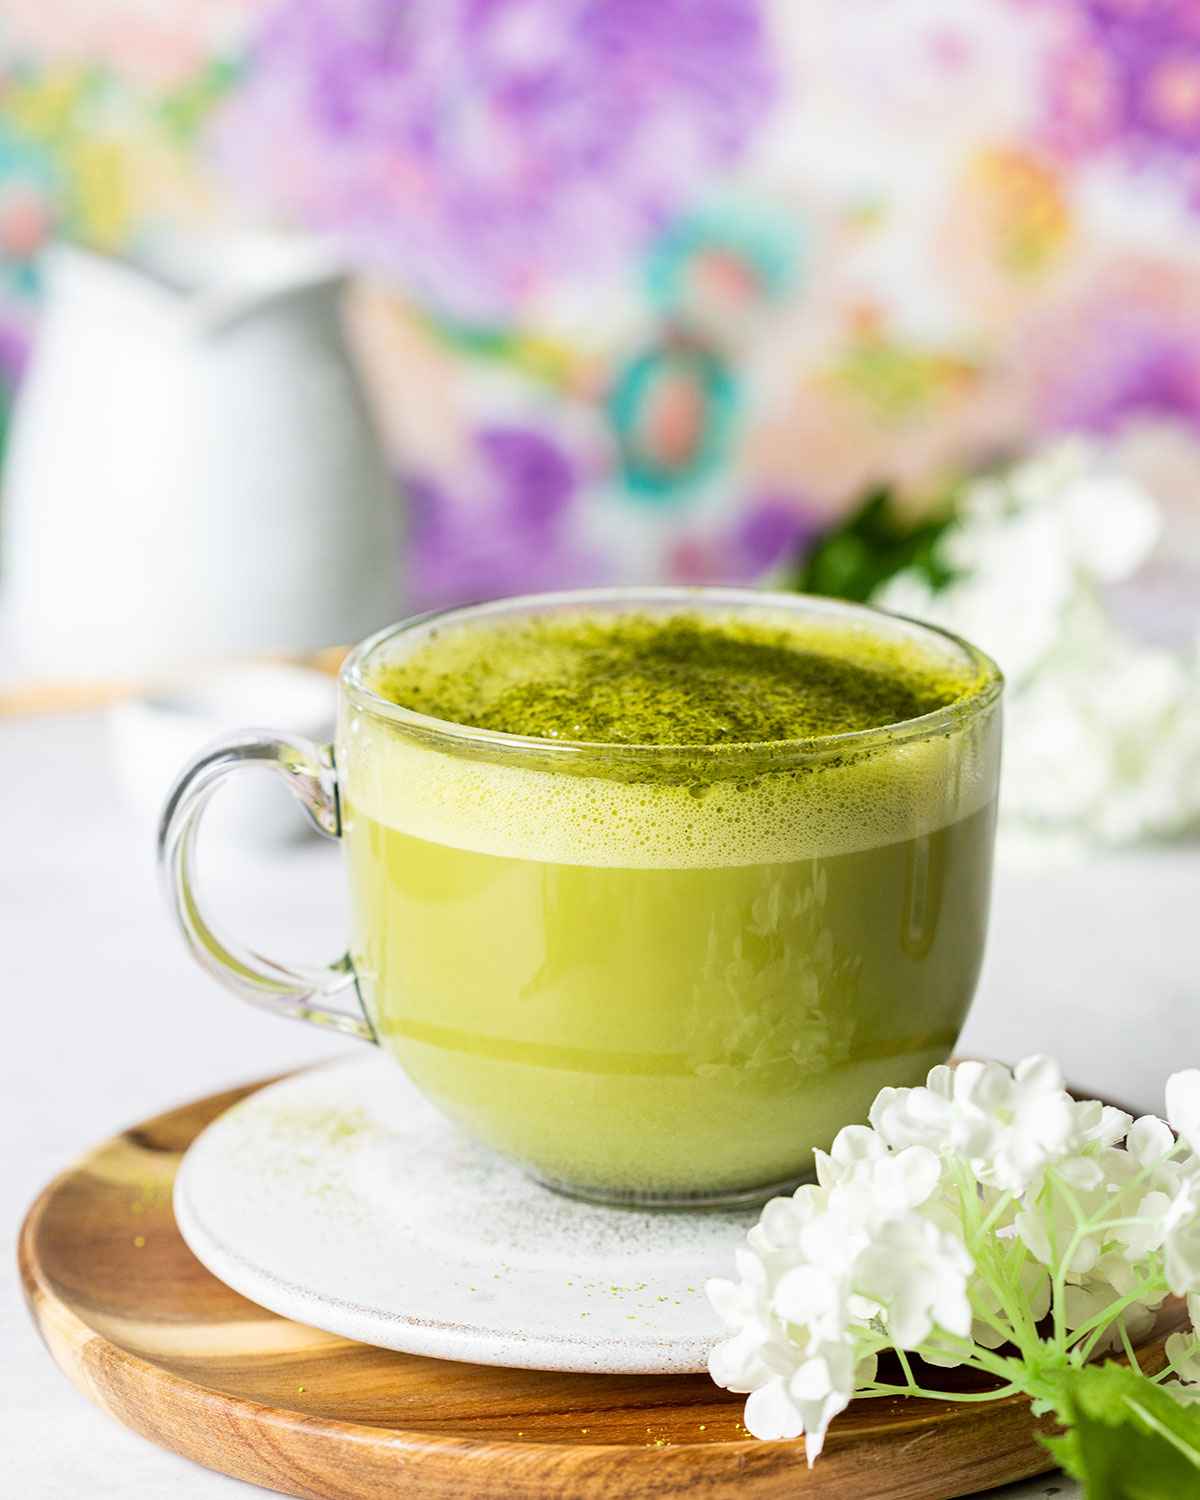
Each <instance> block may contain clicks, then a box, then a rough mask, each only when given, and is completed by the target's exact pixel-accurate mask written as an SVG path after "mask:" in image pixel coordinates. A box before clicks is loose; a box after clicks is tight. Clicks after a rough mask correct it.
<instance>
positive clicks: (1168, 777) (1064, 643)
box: [874, 438, 1200, 844]
mask: <svg viewBox="0 0 1200 1500" xmlns="http://www.w3.org/2000/svg"><path fill="white" fill-rule="evenodd" d="M1161 532H1162V523H1161V518H1160V515H1159V510H1158V507H1157V505H1156V503H1155V501H1154V500H1153V499H1152V498H1151V496H1150V494H1149V493H1148V491H1147V490H1146V489H1145V488H1144V486H1143V485H1142V484H1141V483H1140V482H1139V481H1137V480H1135V479H1134V478H1133V477H1132V475H1131V473H1130V472H1128V470H1127V469H1123V468H1122V466H1121V460H1120V458H1119V455H1118V452H1117V450H1116V449H1115V448H1112V447H1111V446H1104V445H1100V444H1097V443H1093V442H1086V441H1083V440H1082V439H1078V438H1074V439H1069V440H1067V441H1065V442H1060V443H1057V444H1055V445H1054V446H1052V447H1051V448H1049V449H1048V450H1046V451H1045V452H1043V453H1041V454H1038V455H1036V456H1035V457H1034V458H1032V459H1031V460H1029V461H1028V462H1026V463H1023V464H1019V465H1016V466H1015V467H1013V468H1012V469H1010V470H1008V471H1007V472H1006V473H1003V474H1000V475H989V476H985V477H983V478H981V479H978V480H976V481H975V482H973V483H972V484H970V485H968V486H967V488H966V490H965V492H964V494H963V496H962V500H961V503H960V507H959V516H958V518H957V519H956V521H955V523H954V525H953V526H951V527H950V528H949V529H948V531H947V532H946V533H945V534H944V535H943V537H942V539H941V542H940V544H939V557H940V560H941V561H942V562H943V563H944V564H945V565H946V566H947V567H948V568H949V569H950V570H951V571H952V574H953V575H954V576H953V577H952V579H951V582H950V583H949V584H948V585H947V586H946V587H944V588H941V589H938V590H934V589H932V588H931V587H930V585H929V583H928V581H927V580H926V578H925V577H924V575H923V574H920V573H918V572H912V571H910V572H906V573H902V574H899V575H898V576H896V577H895V578H893V579H891V580H889V581H888V583H887V584H885V585H884V587H883V588H882V589H881V590H880V591H878V592H877V594H876V596H875V599H874V602H875V603H878V604H881V605H883V606H884V607H885V608H889V609H894V610H896V611H898V612H899V613H901V614H907V615H914V616H917V617H919V618H922V619H928V620H931V621H933V622H934V623H936V624H941V625H944V626H946V627H947V628H949V629H951V630H954V631H957V632H958V633H959V634H961V635H964V636H966V637H967V638H968V639H969V640H972V641H975V642H977V643H978V644H979V645H981V646H982V647H983V648H984V649H985V650H987V651H989V652H990V653H991V654H992V655H993V656H995V657H996V659H997V660H998V661H999V663H1000V665H1001V667H1002V668H1003V669H1004V672H1005V675H1006V677H1007V679H1008V694H1007V705H1006V713H1007V715H1008V721H1009V726H1010V729H1009V733H1008V735H1007V736H1006V740H1007V749H1006V759H1005V768H1004V783H1003V797H1002V808H1003V811H1004V814H1005V816H1006V818H1008V819H1010V820H1013V821H1015V822H1017V823H1019V824H1024V825H1030V826H1035V827H1038V828H1045V829H1064V828H1068V829H1077V830H1079V831H1080V832H1083V833H1085V834H1087V835H1090V836H1092V837H1094V838H1097V839H1100V840H1102V841H1104V842H1107V843H1114V844H1121V843H1129V842H1133V841H1136V840H1138V839H1144V838H1148V837H1157V836H1162V835H1168V834H1173V833H1178V832H1180V831H1181V830H1183V829H1186V828H1189V827H1193V826H1196V825H1200V649H1198V650H1197V651H1196V652H1194V653H1193V654H1192V655H1191V656H1190V657H1189V656H1185V655H1183V654H1180V653H1176V652H1171V651H1167V650H1165V649H1162V648H1160V647H1155V646H1151V645H1146V644H1141V643H1139V642H1137V641H1135V640H1132V639H1131V638H1129V637H1128V636H1127V635H1126V634H1125V633H1124V632H1123V631H1122V630H1121V629H1120V628H1119V627H1118V625H1117V623H1116V620H1115V618H1114V616H1113V614H1112V611H1111V609H1110V608H1109V607H1108V605H1107V604H1106V602H1105V592H1104V591H1105V589H1107V588H1109V587H1110V586H1111V585H1113V584H1116V583H1119V582H1121V581H1122V580H1125V579H1128V578H1129V577H1131V576H1132V575H1133V574H1134V573H1135V572H1136V571H1137V569H1138V568H1139V567H1140V566H1141V565H1142V564H1143V563H1144V562H1145V561H1146V559H1147V558H1148V557H1149V555H1150V553H1151V552H1152V550H1153V549H1154V547H1155V546H1156V545H1157V544H1158V542H1159V539H1160V536H1161ZM1067 766H1069V767H1070V774H1069V775H1064V774H1063V771H1064V767H1067Z"/></svg>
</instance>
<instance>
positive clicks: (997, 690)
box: [159, 588, 1002, 1204]
mask: <svg viewBox="0 0 1200 1500" xmlns="http://www.w3.org/2000/svg"><path fill="white" fill-rule="evenodd" d="M581 611H582V612H586V613H587V614H589V615H595V614H605V615H607V614H612V613H616V614H620V613H622V612H632V613H636V614H638V615H642V616H644V615H647V614H655V613H657V614H669V613H678V612H680V611H684V612H687V613H689V614H694V613H699V614H701V615H708V616H716V617H719V618H729V617H731V616H732V617H741V618H750V619H754V620H762V621H765V622H767V623H770V624H775V625H779V624H784V625H786V624H787V623H788V622H789V621H790V622H797V623H799V624H800V625H803V624H804V623H805V622H810V623H816V624H817V625H818V626H825V627H829V626H832V627H834V628H836V629H845V630H849V631H851V632H854V631H865V632H867V633H868V634H869V635H870V636H871V637H872V638H874V639H878V638H880V637H883V638H885V639H887V640H890V641H897V642H899V643H900V644H901V645H902V646H904V645H906V644H908V643H911V645H912V647H913V649H915V650H920V651H923V652H926V653H933V654H934V656H935V658H938V659H940V660H942V661H944V662H946V663H949V664H953V667H954V669H955V670H959V671H962V672H963V673H964V675H965V676H966V678H967V679H968V680H969V684H970V685H969V687H968V689H967V691H966V692H965V694H964V695H963V696H962V697H961V698H959V699H958V700H957V701H955V702H953V703H952V704H950V705H949V706H947V707H943V708H940V709H937V710H935V711H934V712H932V713H927V714H925V715H923V716H922V717H920V718H915V719H910V720H908V721H906V722H903V723H897V724H891V725H888V726H886V727H883V728H873V729H867V730H859V731H854V732H849V733H842V734H835V735H828V736H824V737H821V738H816V739H808V740H795V741H776V742H770V743H765V744H757V745H745V744H738V745H735V744H730V745H716V746H705V747H694V746H693V747H672V746H661V745H651V746H646V745H615V744H588V743H570V742H566V741H558V740H547V739H534V738H526V737H523V736H520V735H513V734H504V733H497V732H493V731H487V730H481V729H473V728H469V727H467V726H464V725H461V724H453V723H446V722H442V721H440V720H437V719H433V718H430V717H427V716H425V715H423V714H420V713H416V712H414V711H412V710H410V709H406V708H403V707H400V706H399V705H397V704H395V703H393V702H391V701H389V700H388V699H386V698H384V697H382V696H380V695H379V694H378V693H377V692H376V691H375V690H374V688H373V687H372V680H373V678H374V676H375V673H376V671H377V669H378V668H379V666H380V665H381V664H386V663H389V662H394V661H395V660H397V659H398V658H400V657H402V656H403V654H404V653H406V652H408V651H410V650H412V649H413V648H414V647H416V646H419V645H423V644H425V643H427V642H428V641H429V638H430V637H431V635H432V634H434V633H435V632H445V631H451V630H457V629H459V628H460V627H470V628H473V629H478V628H480V627H486V626H488V625H506V624H513V623H517V622H519V621H521V620H522V619H527V618H530V617H534V616H547V615H550V616H553V615H556V614H562V613H568V614H578V613H579V612H581ZM1001 688H1002V680H1001V677H1000V674H999V672H998V670H997V669H996V667H995V665H994V664H993V663H992V662H991V661H990V660H989V659H988V658H987V657H985V656H984V655H983V654H982V653H981V652H979V651H977V650H976V649H975V648H974V647H972V646H970V645H968V644H967V643H966V642H964V641H961V640H958V639H957V638H956V637H953V636H951V635H949V634H947V633H945V632H942V631H940V630H935V629H934V628H933V627H930V626H925V625H921V624H918V623H916V622H914V621H909V620H905V619H901V618H899V617H896V616H891V615H886V614H882V613H880V612H879V611H876V610H871V609H868V608H866V607H864V606H858V605H851V604H844V603H841V602H836V601H833V600H827V599H813V598H805V597H803V596H799V595H783V594H767V593H760V592H757V591H750V590H740V589H716V588H713V589H670V588H629V589H607V590H580V591H577V592H573V593H563V594H547V595H541V596H535V597H530V598H523V599H508V600H499V601H496V602H494V603H489V604H482V605H475V606H469V607H466V608H462V609H454V610H448V611H445V612H443V613H440V614H435V615H426V616H422V617H419V618H416V619H413V620H409V621H407V622H405V623H403V624H400V625H397V626H394V627H391V628H389V629H387V630H383V631H381V632H380V633H379V634H377V635H375V636H372V637H371V638H370V639H369V640H367V641H365V642H364V643H363V644H362V645H360V646H358V647H357V648H356V649H355V650H354V651H353V652H352V653H351V655H350V656H349V658H348V659H347V661H346V663H345V665H344V667H343V668H342V672H341V677H340V688H339V712H338V728H337V736H336V743H335V745H334V746H333V747H332V748H323V747H319V746H317V745H315V744H312V743H310V742H308V741H305V740H302V739H297V738H294V737H292V736H288V735H271V734H262V733H246V734H243V735H238V736H234V737H232V738H229V739H227V740H225V741H223V742H221V743H218V744H217V745H215V746H214V747H212V748H210V749H209V750H207V751H206V752H204V753H203V754H201V755H200V756H199V757H198V758H197V759H196V760H194V761H193V762H192V764H191V765H190V766H189V767H188V768H187V769H186V770H185V771H184V772H183V774H182V776H181V778H180V780H179V781H178V783H177V784H176V786H175V788H174V790H173V792H172V794H171V797H170V799H169V801H168V804H167V807H166V809H165V812H164V814H163V821H162V827H161V832H160V837H159V857H160V862H161V866H162V870H163V874H164V878H165V884H166V887H167V891H168V894H169V899H170V901H171V904H172V907H173V909H174V912H175V915H176V918H177V920H178V922H179V925H180V927H181V928H182V931H183V934H184V937H185V938H186V939H187V942H188V944H189V945H190V947H191V949H192V952H193V953H194V955H195V956H196V958H197V959H198V960H199V962H200V963H201V964H203V965H204V967H205V968H206V969H208V970H209V972H210V973H212V974H213V975H214V976H215V977H216V978H218V979H220V980H221V981H223V982H224V983H225V984H226V985H228V986H229V987H230V988H231V989H233V990H235V991H237V992H238V993H239V994H241V995H243V996H244V997H246V998H247V999H249V1000H252V1001H254V1002H256V1003H258V1004H260V1005H265V1006H267V1007H268V1008H270V1009H272V1010H275V1011H277V1012H279V1013H280V1014H282V1015H288V1016H293V1017H296V1018H298V1019H302V1020H307V1021H313V1022H315V1023H317V1024H318V1025H322V1026H326V1027H332V1028H334V1029H336V1030H338V1031H342V1032H348V1033H350V1034H352V1035H354V1036H358V1037H361V1038H362V1039H363V1040H365V1041H367V1042H371V1043H373V1044H374V1045H376V1046H379V1047H381V1048H383V1049H384V1051H385V1052H387V1053H388V1055H389V1056H390V1057H391V1058H392V1059H393V1060H394V1061H395V1062H397V1063H398V1064H399V1065H400V1066H401V1068H403V1070H404V1072H405V1073H407V1075H408V1076H409V1078H410V1079H411V1080H412V1081H413V1083H415V1084H416V1086H417V1088H418V1089H420V1090H421V1091H422V1092H423V1093H424V1094H425V1095H426V1096H427V1097H428V1098H429V1099H431V1100H432V1101H434V1103H435V1104H437V1105H438V1106H439V1107H440V1108H441V1110H442V1111H443V1112H444V1113H445V1114H446V1115H448V1116H449V1117H450V1118H451V1119H452V1120H454V1121H456V1122H457V1123H458V1124H460V1125H461V1126H462V1127H464V1128H465V1129H466V1130H467V1131H468V1132H469V1133H470V1134H472V1135H474V1136H475V1137H477V1138H478V1139H479V1140H481V1141H483V1142H484V1143H486V1144H487V1145H489V1146H491V1147H493V1148H494V1149H496V1150H497V1151H500V1152H502V1153H504V1154H505V1155H507V1156H509V1157H510V1158H512V1159H513V1160H515V1161H517V1162H519V1163H520V1164H522V1165H523V1166H524V1167H525V1168H526V1169H527V1170H528V1171H530V1172H531V1173H532V1174H533V1175H535V1176H536V1177H537V1178H539V1179H540V1180H541V1181H543V1182H545V1183H546V1184H548V1185H549V1186H551V1187H554V1188H558V1189H560V1190H564V1191H566V1192H569V1193H573V1194H577V1195H579V1196H583V1197H588V1198H592V1199H597V1200H601V1201H609V1202H623V1203H631V1202H636V1203H656V1204H712V1203H738V1202H751V1201H758V1200H761V1199H763V1198H765V1197H767V1196H769V1195H770V1194H771V1193H773V1192H777V1191H780V1190H783V1189H784V1188H786V1187H787V1186H790V1185H792V1184H794V1183H795V1182H797V1181H798V1180H801V1179H802V1178H803V1177H804V1176H805V1175H807V1174H808V1173H809V1172H810V1171H811V1168H812V1161H813V1150H814V1148H818V1147H820V1148H825V1147H827V1146H828V1145H829V1143H830V1141H831V1139H832V1137H833V1136H834V1134H835V1133H836V1132H837V1130H838V1129H839V1128H840V1127H841V1126H842V1125H845V1124H847V1123H849V1122H851V1121H856V1120H861V1119H863V1118H865V1116H866V1113H867V1110H868V1108H869V1106H870V1104H871V1101H872V1100H873V1098H874V1096H875V1094H876V1092H877V1091H878V1090H879V1089H880V1088H881V1087H882V1086H884V1085H885V1084H892V1085H906V1084H915V1083H918V1082H920V1081H921V1080H922V1079H923V1078H924V1076H925V1074H926V1072H927V1071H928V1069H929V1068H930V1067H932V1066H933V1065H934V1064H936V1063H939V1062H943V1061H944V1060H945V1059H946V1058H947V1056H948V1055H949V1053H950V1051H951V1049H952V1047H953V1045H954V1043H955V1040H956V1038H957V1036H958V1033H959V1030H960V1028H961V1026H962V1023H963V1021H964V1020H965V1018H966V1013H967V1010H968V1007H969V1005H970V1002H971V999H972V995H973V992H974V988H975V983H976V979H977V977H978V973H979V967H980V963H981V959H982V955H983V946H984V937H985V930H986V925H987V912H988V901H989V891H990V883H991V865H992V846H993V836H994V824H995V804H996V792H997V782H998V775H999V759H1000V757H999V748H1000V696H1001ZM246 765H259V766H261V765H267V766H270V767H272V768H273V769H275V770H277V771H278V772H279V773H280V775H281V776H282V777H283V778H284V779H285V781H286V782H287V784H288V786H289V787H290V788H291V790H292V791H293V792H294V793H295V795H296V797H297V798H298V799H299V801H300V803H301V805H302V806H303V807H304V808H305V810H306V811H307V812H308V814H309V816H310V817H311V819H312V820H313V822H314V823H315V824H316V826H317V827H318V828H319V829H320V830H321V832H322V833H325V834H327V835H329V836H330V837H331V838H340V839H341V840H342V843H343V844H344V846H345V852H346V866H347V870H348V875H349V883H350V895H351V900H350V909H351V935H350V950H349V952H348V953H347V954H345V955H344V956H343V957H341V958H339V959H337V960H336V961H335V962H334V963H332V964H331V965H329V967H328V968H324V969H316V970H304V969H298V968H290V967H286V966H284V965H282V964H279V963H275V962H272V961H270V960H267V959H264V958H262V957H260V956H258V955H257V954H255V953H252V952H251V951H249V950H247V949H245V948H243V947H240V946H238V945H237V944H236V943H235V942H234V941H232V940H230V939H228V938H226V937H225V936H223V935H219V934H218V933H217V932H216V931H214V929H213V928H212V927H211V926H210V925H209V923H208V922H207V921H206V919H205V917H204V915H203V912H202V908H201V904H200V902H199V900H198V897H197V894H196V889H195V883H194V868H193V867H194V847H195V838H196V832H197V828H198V825H199V822H200V818H201V814H202V813H203V810H204V807H205V805H206V804H207V802H208V800H209V797H210V795H211V794H212V792H213V791H214V790H215V788H216V787H217V785H218V784H219V783H220V782H222V781H223V780H224V779H225V778H226V777H227V776H229V775H231V774H232V773H234V772H235V771H237V770H238V769H239V768H240V767H243V766H246Z"/></svg>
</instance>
